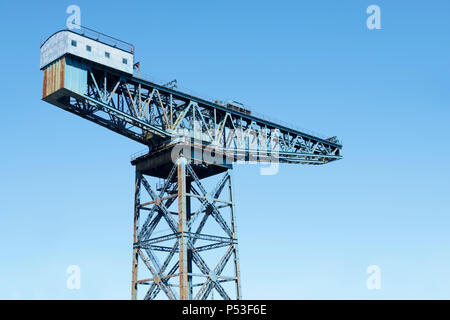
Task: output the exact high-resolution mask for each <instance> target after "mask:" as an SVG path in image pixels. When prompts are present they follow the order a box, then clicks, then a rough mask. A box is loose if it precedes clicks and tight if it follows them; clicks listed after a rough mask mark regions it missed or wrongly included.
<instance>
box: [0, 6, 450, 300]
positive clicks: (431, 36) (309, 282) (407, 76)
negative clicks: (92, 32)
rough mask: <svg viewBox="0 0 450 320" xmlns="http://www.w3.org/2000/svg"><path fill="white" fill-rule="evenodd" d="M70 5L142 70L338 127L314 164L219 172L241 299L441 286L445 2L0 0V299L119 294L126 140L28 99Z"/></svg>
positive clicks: (429, 293)
mask: <svg viewBox="0 0 450 320" xmlns="http://www.w3.org/2000/svg"><path fill="white" fill-rule="evenodd" d="M70 4H77V5H79V6H80V7H81V12H82V17H81V19H82V24H83V25H85V26H88V27H91V28H93V29H96V30H99V31H101V32H104V33H107V34H111V35H113V36H116V37H117V38H119V39H123V40H126V41H128V42H131V43H133V44H134V45H135V47H136V58H137V60H139V61H141V68H142V71H143V73H144V74H148V75H150V76H151V77H153V78H156V79H161V80H168V81H169V80H172V79H174V78H176V79H177V80H178V83H179V84H180V85H181V87H185V88H189V89H191V90H192V91H193V92H198V93H199V94H202V95H206V96H209V97H214V98H218V99H227V98H233V99H236V100H238V101H242V102H244V103H246V104H248V105H251V106H252V108H253V109H256V110H257V111H258V112H260V113H263V114H266V115H268V116H272V117H274V118H279V119H282V120H286V121H289V122H291V123H295V124H297V125H299V126H302V127H305V128H309V129H311V130H314V131H317V132H320V133H323V134H328V135H330V136H332V135H337V136H338V137H339V138H341V139H342V141H343V143H344V159H343V160H341V161H338V162H335V163H331V164H329V165H326V166H318V167H308V166H300V165H283V166H282V167H281V168H280V171H279V173H278V174H277V175H274V176H261V175H259V167H258V166H251V165H249V166H237V167H236V169H235V170H234V173H233V174H234V184H235V197H236V203H237V208H236V209H237V215H238V232H239V238H240V239H239V240H240V261H241V270H242V274H241V275H242V290H243V297H244V298H245V299H266V298H267V299H270V298H272V299H283V298H286V299H316V298H319V299H395V298H397V299H398V298H400V299H401V298H407V299H418V298H425V299H432V298H437V299H442V298H446V299H449V298H450V237H449V234H448V229H449V226H450V217H449V191H450V179H449V178H450V174H449V169H450V160H449V159H450V150H449V148H448V146H449V141H450V130H449V129H448V121H449V119H450V118H449V116H450V106H449V102H450V90H449V87H450V81H449V74H450V72H449V71H450V45H449V41H448V34H449V31H450V22H449V19H448V13H449V12H450V3H449V2H448V1H431V2H425V1H421V2H419V1H379V0H377V1H344V2H342V1H340V2H338V1H302V2H300V1H277V2H273V1H270V2H269V1H267V2H265V1H246V2H245V3H243V1H226V2H220V3H219V2H213V1H189V2H187V1H170V2H168V3H165V2H161V1H146V2H145V3H144V2H142V3H141V2H134V1H128V2H126V3H123V2H115V3H112V2H111V1H108V2H103V1H95V2H94V1H43V2H39V3H38V2H29V3H28V2H27V3H25V2H23V1H20V2H19V1H8V2H4V3H3V4H2V10H0V21H1V24H2V28H0V30H1V31H0V32H1V39H2V43H3V45H2V56H1V59H0V61H1V62H0V63H1V70H2V77H1V80H0V84H1V86H0V87H1V88H2V89H1V90H2V91H1V92H2V103H1V106H2V113H1V117H2V125H1V126H0V130H1V132H0V134H1V135H0V136H1V138H0V147H1V150H2V157H1V158H0V181H1V182H0V195H1V197H0V199H1V201H0V298H2V299H15V298H23V299H80V298H81V299H128V298H129V293H130V280H131V241H132V205H133V201H132V198H133V195H132V193H133V180H134V170H133V167H132V166H131V165H130V163H129V159H130V155H131V154H132V153H134V152H136V151H139V150H141V149H143V146H141V145H139V144H137V143H135V142H133V141H129V140H128V139H126V138H124V137H121V136H119V135H117V134H115V133H113V132H109V131H107V130H105V129H104V128H101V127H99V126H97V125H95V124H93V123H90V122H87V121H85V120H83V119H81V118H78V117H76V116H74V115H72V114H69V113H67V112H64V111H62V110H60V109H58V108H56V107H54V106H52V105H49V104H47V103H45V102H43V101H41V100H40V97H41V90H42V72H41V71H40V70H39V44H40V41H41V40H44V39H46V37H48V36H49V35H51V34H52V33H53V32H55V31H56V30H58V29H61V28H64V26H65V21H66V18H67V16H68V15H67V14H66V12H65V11H66V8H67V6H68V5H70ZM371 4H376V5H378V6H380V8H381V25H382V29H381V30H368V29H367V27H366V19H367V17H368V15H367V14H366V8H367V7H368V6H369V5H371ZM73 264H75V265H79V266H80V268H81V289H80V290H68V289H67V288H66V279H67V276H68V275H67V274H66V268H67V267H68V266H69V265H73ZM373 264H375V265H378V266H379V267H380V268H381V286H382V287H381V289H380V290H368V289H367V288H366V279H367V277H368V274H367V273H366V268H367V267H368V266H369V265H373Z"/></svg>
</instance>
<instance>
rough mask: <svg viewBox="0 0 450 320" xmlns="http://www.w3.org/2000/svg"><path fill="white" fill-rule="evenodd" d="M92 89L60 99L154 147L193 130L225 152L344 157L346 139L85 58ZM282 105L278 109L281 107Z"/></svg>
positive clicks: (288, 159) (298, 159)
mask: <svg viewBox="0 0 450 320" xmlns="http://www.w3.org/2000/svg"><path fill="white" fill-rule="evenodd" d="M82 63H84V64H85V68H86V69H87V72H88V77H87V92H86V93H82V94H80V93H75V92H68V94H69V96H70V99H68V100H67V101H66V102H63V103H62V105H61V102H60V101H59V102H57V103H54V102H52V101H49V102H51V103H54V104H56V105H58V106H60V107H63V108H64V109H65V110H67V111H70V112H72V113H75V114H77V115H79V116H81V117H83V118H86V119H88V120H91V121H93V122H95V123H97V124H100V125H102V126H104V127H107V128H109V129H111V130H113V131H115V132H117V133H120V134H122V135H124V136H127V137H129V138H131V139H133V140H136V141H138V142H140V143H143V144H145V145H148V146H149V147H150V148H153V147H155V146H158V145H160V144H161V143H164V141H167V140H170V139H173V138H174V137H176V136H180V135H183V136H190V137H191V138H195V139H198V140H200V141H202V143H203V144H204V145H213V146H215V147H218V148H220V149H221V150H220V152H222V153H224V154H233V155H237V156H239V155H241V156H244V157H247V158H248V157H249V156H250V157H251V156H252V155H255V154H260V153H261V150H263V151H264V153H267V156H265V157H258V158H257V159H256V160H257V161H278V162H282V163H303V164H324V163H327V162H330V161H334V160H337V159H340V158H341V157H342V155H341V149H342V145H341V144H340V143H339V142H338V141H337V140H336V139H334V138H330V139H323V138H319V137H316V136H313V135H311V134H307V133H304V132H300V131H297V130H295V129H292V128H288V127H285V126H283V125H279V124H276V123H274V122H271V121H267V120H265V119H262V118H258V117H256V116H254V115H252V114H251V113H245V112H239V111H237V110H233V109H229V108H227V107H224V106H222V105H220V104H216V103H213V102H210V101H207V100H203V99H201V98H199V97H195V96H192V95H189V94H186V93H183V92H180V91H177V90H175V89H174V88H172V87H170V86H164V85H159V84H156V83H153V82H150V81H146V80H144V79H141V78H139V77H134V76H129V75H124V74H119V73H117V72H115V71H113V70H109V69H106V68H105V69H99V67H98V66H96V65H91V64H90V63H89V62H87V61H83V62H82ZM275 111H276V110H274V112H275Z"/></svg>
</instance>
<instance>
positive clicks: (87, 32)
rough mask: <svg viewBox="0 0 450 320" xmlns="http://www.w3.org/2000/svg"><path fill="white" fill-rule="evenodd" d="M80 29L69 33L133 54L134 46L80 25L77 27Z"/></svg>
mask: <svg viewBox="0 0 450 320" xmlns="http://www.w3.org/2000/svg"><path fill="white" fill-rule="evenodd" d="M77 26H78V27H79V28H80V29H71V30H69V31H72V32H75V33H78V34H79V35H82V36H84V37H87V38H89V39H92V40H95V41H98V42H101V43H104V44H107V45H109V46H112V47H115V48H118V49H121V50H124V51H126V52H129V53H131V54H134V45H132V44H131V43H128V42H125V41H122V40H119V39H117V38H114V37H111V36H108V35H106V34H104V33H101V32H98V31H95V30H93V29H90V28H87V27H83V26H80V25H77Z"/></svg>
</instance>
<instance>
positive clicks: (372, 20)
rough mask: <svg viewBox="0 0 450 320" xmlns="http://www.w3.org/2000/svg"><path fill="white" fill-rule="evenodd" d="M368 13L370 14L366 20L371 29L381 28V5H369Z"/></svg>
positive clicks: (368, 27)
mask: <svg viewBox="0 0 450 320" xmlns="http://www.w3.org/2000/svg"><path fill="white" fill-rule="evenodd" d="M366 13H367V14H370V16H369V17H368V18H367V20H366V26H367V29H369V30H375V29H376V30H379V29H381V9H380V7H379V6H377V5H375V4H372V5H370V6H368V7H367V9H366Z"/></svg>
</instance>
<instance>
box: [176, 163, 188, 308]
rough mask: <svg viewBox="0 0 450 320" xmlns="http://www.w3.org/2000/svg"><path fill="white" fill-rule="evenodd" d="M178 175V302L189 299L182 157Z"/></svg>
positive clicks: (184, 164) (184, 173)
mask: <svg viewBox="0 0 450 320" xmlns="http://www.w3.org/2000/svg"><path fill="white" fill-rule="evenodd" d="M177 174H178V233H179V236H178V250H179V251H178V254H179V271H180V274H179V280H180V300H188V299H189V283H188V252H187V249H188V248H187V247H188V243H187V241H188V238H187V237H186V231H187V230H186V226H187V223H186V219H187V215H186V159H185V158H183V157H180V158H178V160H177Z"/></svg>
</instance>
